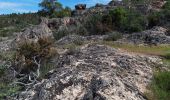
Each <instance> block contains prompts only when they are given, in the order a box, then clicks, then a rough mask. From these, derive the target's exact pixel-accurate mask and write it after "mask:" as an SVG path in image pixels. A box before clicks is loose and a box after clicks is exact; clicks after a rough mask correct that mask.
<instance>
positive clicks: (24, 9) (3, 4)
mask: <svg viewBox="0 0 170 100" xmlns="http://www.w3.org/2000/svg"><path fill="white" fill-rule="evenodd" d="M41 1H42V0H0V14H11V13H28V12H37V11H38V10H39V9H40V7H39V6H38V4H39V3H40V2H41ZM58 1H59V2H60V3H61V4H62V5H63V6H64V7H65V6H68V7H70V8H72V9H74V6H75V5H76V4H80V3H83V4H87V6H88V7H90V6H93V5H95V4H96V3H103V4H107V3H108V2H110V1H111V0H58Z"/></svg>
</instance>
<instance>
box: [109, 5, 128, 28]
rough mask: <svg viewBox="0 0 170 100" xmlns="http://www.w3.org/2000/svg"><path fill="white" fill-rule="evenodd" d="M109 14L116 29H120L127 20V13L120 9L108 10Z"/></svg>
mask: <svg viewBox="0 0 170 100" xmlns="http://www.w3.org/2000/svg"><path fill="white" fill-rule="evenodd" d="M109 14H110V15H111V16H112V18H113V22H114V24H115V26H117V27H118V28H121V27H122V26H123V24H124V22H125V21H126V20H127V11H126V10H125V9H124V8H122V7H119V8H116V9H114V10H110V12H109Z"/></svg>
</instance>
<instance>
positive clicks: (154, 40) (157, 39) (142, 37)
mask: <svg viewBox="0 0 170 100" xmlns="http://www.w3.org/2000/svg"><path fill="white" fill-rule="evenodd" d="M125 42H128V43H134V44H151V45H152V44H153V45H157V44H170V36H168V35H167V29H165V28H162V27H154V28H152V29H150V30H146V31H143V32H139V33H133V34H131V35H129V36H127V37H125Z"/></svg>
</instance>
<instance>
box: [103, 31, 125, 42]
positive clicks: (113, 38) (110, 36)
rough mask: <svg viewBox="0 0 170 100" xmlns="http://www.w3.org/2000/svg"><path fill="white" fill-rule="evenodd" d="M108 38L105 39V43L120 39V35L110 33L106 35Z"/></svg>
mask: <svg viewBox="0 0 170 100" xmlns="http://www.w3.org/2000/svg"><path fill="white" fill-rule="evenodd" d="M108 34H109V37H108V38H107V39H105V40H106V41H116V40H118V39H120V38H122V34H121V33H119V32H112V33H108Z"/></svg>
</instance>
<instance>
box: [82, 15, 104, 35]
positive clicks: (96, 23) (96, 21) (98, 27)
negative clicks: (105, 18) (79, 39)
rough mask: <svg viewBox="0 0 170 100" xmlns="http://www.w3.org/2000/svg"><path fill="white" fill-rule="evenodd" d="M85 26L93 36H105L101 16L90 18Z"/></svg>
mask: <svg viewBox="0 0 170 100" xmlns="http://www.w3.org/2000/svg"><path fill="white" fill-rule="evenodd" d="M83 25H84V27H85V28H86V29H87V31H88V33H89V34H91V35H97V34H104V26H103V24H102V16H101V15H92V16H88V17H87V18H86V20H85V23H84V24H83Z"/></svg>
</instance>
